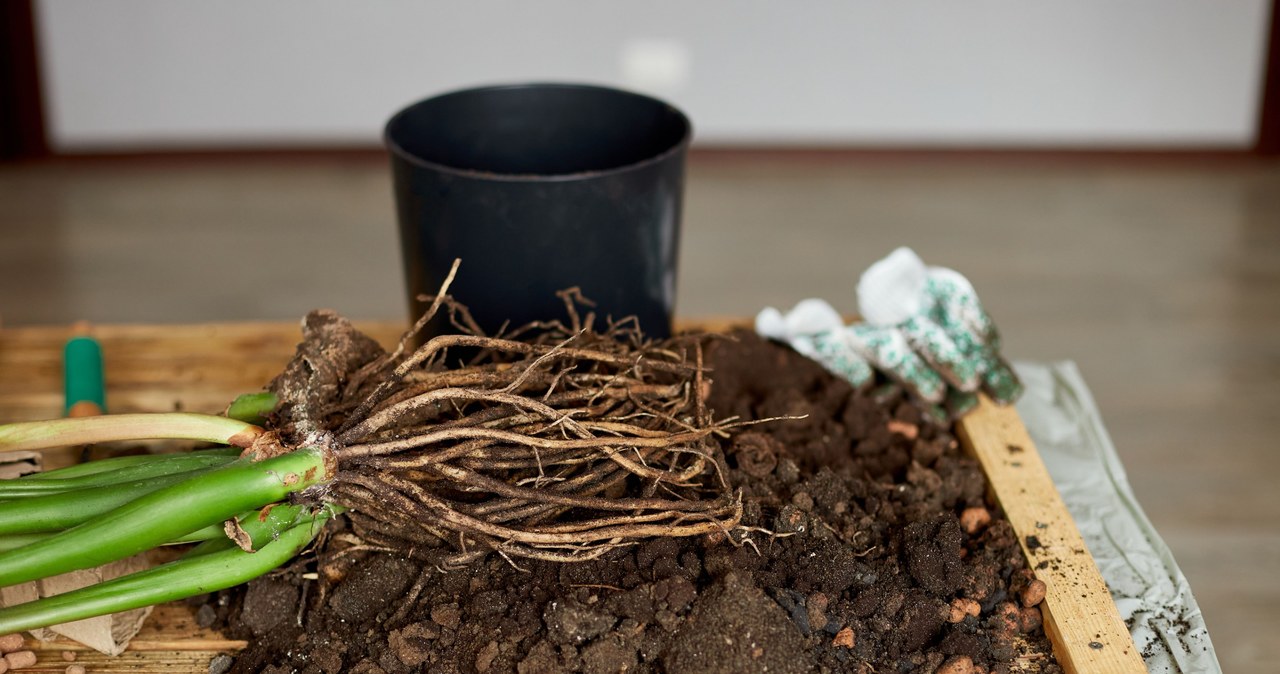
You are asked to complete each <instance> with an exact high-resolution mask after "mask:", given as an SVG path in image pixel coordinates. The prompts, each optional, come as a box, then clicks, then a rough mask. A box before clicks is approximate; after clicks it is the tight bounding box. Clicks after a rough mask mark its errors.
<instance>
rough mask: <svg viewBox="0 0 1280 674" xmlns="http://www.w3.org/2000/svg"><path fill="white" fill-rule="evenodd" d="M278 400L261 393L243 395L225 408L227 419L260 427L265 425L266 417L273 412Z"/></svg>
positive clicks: (272, 395)
mask: <svg viewBox="0 0 1280 674" xmlns="http://www.w3.org/2000/svg"><path fill="white" fill-rule="evenodd" d="M279 404H280V399H279V398H278V397H276V394H274V393H270V392H267V391H263V392H261V393H245V394H244V395H240V396H236V399H235V400H232V401H231V404H230V405H228V406H227V412H226V414H227V418H229V419H238V420H240V421H244V422H247V423H251V424H257V425H259V426H261V425H262V424H263V423H266V420H267V415H268V414H271V413H272V412H274V411H275V409H276V405H279Z"/></svg>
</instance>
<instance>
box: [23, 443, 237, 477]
mask: <svg viewBox="0 0 1280 674" xmlns="http://www.w3.org/2000/svg"><path fill="white" fill-rule="evenodd" d="M243 451H244V449H242V448H240V447H216V448H214V449H197V450H195V451H191V452H181V453H177V454H141V455H138V456H115V457H112V458H110V459H98V460H97V461H88V462H86V463H77V464H76V465H74V466H67V467H66V468H59V469H57V470H47V471H45V472H43V473H33V474H31V475H23V476H22V477H20V478H18V480H19V481H22V482H26V481H29V480H62V479H66V478H72V477H84V476H86V475H92V474H94V473H105V472H107V471H109V470H118V469H120V468H126V467H129V466H140V465H143V464H148V463H155V462H161V463H163V462H165V461H170V460H172V459H173V458H174V457H178V456H224V457H231V458H235V457H237V456H240V453H241V452H243Z"/></svg>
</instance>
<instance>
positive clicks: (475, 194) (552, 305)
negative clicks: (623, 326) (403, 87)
mask: <svg viewBox="0 0 1280 674" xmlns="http://www.w3.org/2000/svg"><path fill="white" fill-rule="evenodd" d="M690 136H691V127H690V124H689V120H688V118H686V117H685V115H684V114H683V113H681V112H680V111H679V110H677V109H675V108H674V107H672V106H670V105H668V104H666V103H663V102H662V101H659V100H656V99H653V98H649V97H647V96H642V95H639V94H634V93H629V92H625V91H619V90H616V89H609V88H604V87H596V86H586V85H576V84H521V85H511V86H496V87H485V88H479V89H467V90H463V91H455V92H452V93H448V94H444V95H441V96H437V97H434V98H429V99H427V100H424V101H421V102H419V103H415V104H414V105H411V106H409V107H408V108H405V109H404V110H402V111H400V112H399V113H397V114H396V115H395V116H394V117H392V118H391V120H390V121H389V122H388V123H387V127H386V143H387V147H388V149H389V150H390V153H391V166H392V171H393V179H394V182H395V196H396V205H397V209H398V215H399V222H400V237H401V249H402V252H403V255H404V268H405V276H406V279H407V284H408V290H409V297H410V311H411V316H412V317H415V318H416V317H417V316H419V315H421V312H422V311H424V310H425V308H426V306H427V305H426V304H425V303H424V302H422V301H421V300H419V299H417V298H418V296H420V295H423V294H431V293H434V292H435V291H436V290H437V289H438V288H439V286H440V284H441V282H442V281H443V280H444V277H445V276H446V275H447V274H448V271H449V267H450V265H451V264H452V262H453V260H454V258H461V259H462V267H461V269H460V270H459V272H458V276H457V279H456V280H455V281H454V284H453V286H452V288H451V289H450V294H452V295H453V296H454V297H456V298H457V299H458V300H459V301H461V302H463V303H464V304H466V305H468V306H469V307H470V309H471V312H472V314H473V316H474V317H475V319H476V321H477V323H478V324H479V325H480V327H482V328H483V329H484V330H485V331H486V332H488V333H493V332H495V331H497V330H498V329H499V328H500V326H502V325H503V324H504V323H509V324H510V325H511V326H517V325H522V324H524V323H527V322H530V321H534V320H548V319H563V318H564V317H565V313H564V303H563V302H562V301H561V300H560V299H559V298H557V297H556V294H555V293H556V291H558V290H562V289H565V288H569V287H572V286H578V287H580V288H581V289H582V292H583V294H584V295H585V296H586V297H587V298H589V299H591V300H592V301H594V302H595V303H596V305H597V306H596V312H597V314H599V315H601V316H605V315H611V316H613V317H614V318H622V317H625V316H630V315H635V316H636V317H638V318H639V320H640V325H641V327H642V328H643V329H644V331H645V332H646V333H648V334H650V335H652V336H665V335H667V334H669V333H670V331H671V320H672V315H673V312H674V308H675V291H676V256H677V253H678V248H679V241H680V212H681V202H682V196H683V189H684V159H685V153H686V149H687V148H688V144H689V139H690ZM429 330H430V331H431V333H432V334H439V333H441V332H447V331H449V328H448V326H446V325H444V324H443V323H442V322H440V321H437V322H436V325H434V326H432V327H431V328H429Z"/></svg>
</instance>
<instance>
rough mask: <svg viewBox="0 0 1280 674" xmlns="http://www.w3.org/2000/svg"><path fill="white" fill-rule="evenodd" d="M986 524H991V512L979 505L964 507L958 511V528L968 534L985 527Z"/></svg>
mask: <svg viewBox="0 0 1280 674" xmlns="http://www.w3.org/2000/svg"><path fill="white" fill-rule="evenodd" d="M988 524H991V512H990V511H988V510H987V509H986V508H983V507H981V506H978V507H976V508H965V509H964V511H963V512H961V513H960V528H961V529H964V532H965V533H966V534H969V535H970V536H972V535H974V534H976V533H978V532H979V531H982V530H983V529H986V528H987V525H988Z"/></svg>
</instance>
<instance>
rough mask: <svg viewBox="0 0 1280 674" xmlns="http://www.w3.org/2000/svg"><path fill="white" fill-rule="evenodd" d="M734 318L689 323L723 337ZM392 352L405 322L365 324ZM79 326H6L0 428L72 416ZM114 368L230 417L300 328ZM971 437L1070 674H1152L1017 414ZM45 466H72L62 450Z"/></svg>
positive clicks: (179, 667)
mask: <svg viewBox="0 0 1280 674" xmlns="http://www.w3.org/2000/svg"><path fill="white" fill-rule="evenodd" d="M732 323H734V321H729V320H724V321H719V320H709V321H699V322H697V323H696V324H693V323H688V324H686V325H685V326H684V327H697V328H700V329H712V330H714V329H723V328H725V327H726V326H728V325H730V324H732ZM359 327H360V328H361V329H362V330H364V331H365V332H367V333H368V334H369V335H370V336H372V337H373V338H375V339H377V340H378V341H379V342H381V343H382V344H384V345H387V344H393V343H394V342H395V341H396V340H397V339H398V338H399V335H400V333H401V331H402V330H403V326H402V325H401V324H393V323H361V324H359ZM71 334H72V333H71V329H70V328H69V327H37V328H17V329H9V330H0V421H4V422H9V421H24V420H31V419H49V418H53V417H56V416H58V415H59V414H60V413H61V411H62V346H63V344H64V343H65V342H66V340H67V339H68V338H69V337H70V336H71ZM92 334H93V335H94V336H95V337H97V338H98V340H99V341H100V342H101V343H102V348H103V354H104V359H105V362H106V380H107V385H108V389H107V405H108V407H109V408H110V410H111V411H112V412H117V413H122V412H155V411H167V410H174V409H181V410H186V411H192V412H214V413H216V412H220V411H222V409H224V408H225V406H226V404H227V403H228V402H229V401H230V400H231V399H232V398H234V397H235V396H236V395H239V394H241V393H246V392H250V391H256V390H259V389H261V388H262V386H263V385H264V384H266V382H267V381H269V380H270V379H271V378H272V377H273V376H275V375H276V374H277V373H278V372H280V370H281V369H282V368H283V367H284V365H285V363H287V362H288V360H289V358H290V357H292V355H293V351H294V347H295V345H296V344H297V342H298V341H299V339H300V330H299V327H298V325H297V324H291V323H213V324H200V325H170V326H159V325H123V326H98V327H95V328H94V329H93V333H92ZM959 430H960V439H961V441H962V442H963V443H964V444H965V447H966V449H967V450H968V451H970V452H972V453H973V454H974V455H975V456H976V457H977V459H978V460H979V461H980V462H981V463H982V467H983V469H984V470H985V471H986V474H987V478H988V481H989V483H990V486H991V491H992V495H993V497H994V499H995V500H996V501H997V502H998V503H999V504H1000V505H1001V507H1003V508H1004V511H1005V513H1006V515H1007V516H1008V517H1009V520H1010V522H1011V523H1012V525H1013V527H1014V530H1015V531H1017V533H1018V537H1019V540H1020V541H1021V543H1022V546H1023V551H1024V552H1025V553H1026V555H1027V559H1028V560H1029V561H1030V563H1031V566H1032V567H1033V568H1035V570H1036V571H1035V572H1036V576H1037V577H1038V578H1040V579H1041V580H1043V581H1044V582H1045V584H1046V585H1047V586H1048V591H1047V594H1046V597H1045V601H1044V604H1043V607H1044V625H1045V630H1046V632H1047V633H1048V634H1049V637H1050V639H1051V640H1052V642H1053V645H1054V653H1055V654H1056V655H1057V657H1058V660H1059V662H1060V663H1061V664H1062V666H1063V668H1064V669H1065V670H1066V671H1067V672H1069V673H1076V672H1080V673H1084V672H1089V673H1104V672H1105V673H1108V674H1111V673H1114V674H1139V673H1141V672H1146V671H1147V670H1146V666H1145V665H1144V664H1143V662H1142V659H1141V656H1140V655H1139V654H1138V649H1137V648H1135V647H1134V643H1133V639H1132V638H1131V637H1130V636H1129V631H1128V629H1127V628H1126V627H1125V624H1124V622H1123V621H1122V620H1121V619H1120V615H1119V613H1118V612H1117V610H1116V607H1115V603H1114V602H1113V601H1112V600H1111V595H1110V593H1109V592H1108V590H1107V586H1106V583H1105V582H1103V580H1102V576H1101V574H1099V572H1098V568H1097V565H1096V564H1095V563H1094V561H1093V557H1092V556H1090V554H1089V551H1088V549H1087V548H1086V547H1085V545H1084V541H1083V539H1082V538H1081V537H1080V532H1079V530H1078V529H1077V528H1076V525H1075V522H1074V521H1073V520H1072V519H1071V515H1070V514H1069V513H1068V512H1067V509H1066V507H1065V506H1064V505H1063V503H1062V499H1061V497H1060V496H1059V495H1058V492H1057V489H1056V488H1055V487H1054V485H1053V482H1052V480H1051V479H1050V478H1049V474H1048V472H1047V471H1046V470H1045V467H1044V463H1043V462H1042V461H1041V460H1040V455H1039V454H1038V453H1037V451H1036V448H1035V445H1034V444H1033V443H1032V442H1031V438H1030V436H1029V435H1028V434H1027V430H1026V428H1025V427H1024V426H1023V424H1022V420H1021V419H1020V418H1019V417H1018V413H1017V412H1016V411H1015V410H1014V409H1013V408H1006V407H999V406H996V405H994V404H992V403H991V402H989V401H986V400H984V401H983V402H982V405H981V406H980V407H979V409H978V410H977V411H975V412H973V413H972V414H970V415H969V416H967V417H966V418H965V419H964V421H963V422H962V423H961V424H960V429H959ZM46 460H47V461H48V462H49V463H50V464H52V465H55V466H56V465H59V464H63V463H66V462H69V461H70V460H71V457H69V456H67V455H65V454H64V455H59V454H57V453H53V454H50V455H47V458H46ZM244 646H245V643H244V642H242V641H232V640H227V639H223V638H222V636H221V635H219V634H217V633H215V632H210V631H208V630H200V629H199V628H197V627H196V625H195V623H194V621H193V620H192V618H191V612H190V610H189V609H187V608H186V607H184V606H182V605H180V604H169V605H166V606H161V607H157V609H156V612H155V613H154V614H153V617H152V619H150V620H148V622H147V624H146V625H145V626H144V628H143V631H142V632H141V633H140V634H139V635H138V636H137V637H136V638H135V639H134V640H133V641H132V642H131V644H130V646H129V650H128V651H127V652H126V653H125V654H124V655H121V656H119V657H116V658H108V657H106V656H103V655H101V654H98V653H96V652H93V651H89V650H87V649H85V648H84V647H83V646H79V645H78V644H74V643H70V642H48V643H44V644H40V645H39V646H38V649H39V650H41V651H43V652H44V654H43V655H41V662H40V664H39V665H37V666H36V667H35V668H33V669H30V670H24V671H32V672H42V671H47V672H61V671H63V669H65V667H66V665H67V663H66V661H64V660H63V659H62V658H61V657H60V656H59V651H71V652H74V653H76V654H77V660H76V661H77V662H79V663H81V664H84V665H85V666H86V667H87V668H88V670H89V671H90V672H183V673H191V674H203V673H204V672H207V671H208V663H209V660H210V658H212V657H214V656H215V655H217V654H218V653H227V652H234V651H236V650H239V649H241V648H243V647H244Z"/></svg>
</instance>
